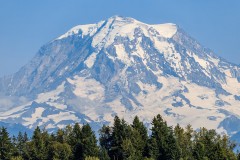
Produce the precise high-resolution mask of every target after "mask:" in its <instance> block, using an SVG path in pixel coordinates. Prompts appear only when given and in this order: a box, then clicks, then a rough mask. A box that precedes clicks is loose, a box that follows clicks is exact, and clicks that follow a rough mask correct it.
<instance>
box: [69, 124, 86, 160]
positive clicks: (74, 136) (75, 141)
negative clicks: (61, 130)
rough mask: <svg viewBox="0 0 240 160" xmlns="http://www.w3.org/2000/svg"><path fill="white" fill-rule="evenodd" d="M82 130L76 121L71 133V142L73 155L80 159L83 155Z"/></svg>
mask: <svg viewBox="0 0 240 160" xmlns="http://www.w3.org/2000/svg"><path fill="white" fill-rule="evenodd" d="M81 137H82V131H81V127H80V125H79V124H78V123H76V124H75V125H74V127H73V129H72V132H71V133H69V144H70V146H71V147H72V151H73V157H74V159H76V160H78V159H81V158H82V157H83V154H82V152H83V149H82V144H81Z"/></svg>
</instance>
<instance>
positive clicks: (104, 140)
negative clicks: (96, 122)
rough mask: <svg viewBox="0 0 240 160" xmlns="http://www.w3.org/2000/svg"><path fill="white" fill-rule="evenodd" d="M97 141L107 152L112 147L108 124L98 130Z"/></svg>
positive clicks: (110, 130)
mask: <svg viewBox="0 0 240 160" xmlns="http://www.w3.org/2000/svg"><path fill="white" fill-rule="evenodd" d="M99 134H100V137H99V143H100V145H101V147H102V148H104V149H105V150H107V153H109V151H110V149H111V147H112V129H111V127H109V126H106V125H103V126H102V128H101V129H100V130H99Z"/></svg>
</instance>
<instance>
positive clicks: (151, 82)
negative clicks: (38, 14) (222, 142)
mask: <svg viewBox="0 0 240 160" xmlns="http://www.w3.org/2000/svg"><path fill="white" fill-rule="evenodd" d="M239 82H240V67H239V66H237V65H235V64H232V63H229V62H227V61H226V60H224V59H222V58H221V57H218V56H216V55H215V54H214V53H213V52H212V51H211V50H209V49H206V48H204V47H202V46H201V45H200V44H199V43H198V42H197V41H196V40H194V39H193V38H191V37H190V36H189V35H187V34H186V33H185V32H184V31H183V30H182V29H181V28H179V27H178V26H177V25H175V24H158V25H149V24H145V23H142V22H139V21H137V20H135V19H132V18H124V17H119V16H115V17H111V18H109V19H107V20H105V21H101V22H99V23H97V24H90V25H80V26H76V27H74V28H72V29H71V30H69V31H68V32H67V33H65V34H63V35H61V36H60V37H58V38H56V39H55V40H53V41H51V42H49V43H47V44H46V45H44V46H43V47H42V48H41V49H40V50H39V52H38V53H37V55H36V56H35V57H34V58H33V59H32V61H31V62H30V63H28V64H27V65H25V66H24V67H22V68H21V69H20V70H19V72H17V73H16V74H14V75H12V76H9V77H4V78H2V79H1V80H0V90H1V92H2V93H4V94H5V95H11V96H15V97H25V99H26V101H24V102H22V101H21V103H19V105H16V104H14V105H13V106H14V107H13V108H12V109H9V110H8V111H2V113H1V114H0V120H1V121H3V122H6V123H14V122H19V123H21V124H23V125H24V126H26V127H28V128H30V129H32V128H34V127H36V126H37V125H39V126H45V127H46V128H47V129H49V130H55V129H56V128H57V127H60V128H62V127H63V126H64V125H66V124H69V123H74V122H76V121H79V122H80V123H90V124H92V126H94V127H95V129H97V128H98V127H99V126H100V125H102V124H103V123H111V121H112V120H113V117H114V116H115V115H119V116H120V117H124V118H125V119H126V120H127V121H131V120H132V118H133V117H134V116H135V115H138V116H139V117H140V118H141V119H143V120H144V121H145V122H146V123H149V122H150V120H151V119H152V117H153V116H155V115H156V114H157V113H160V114H162V115H163V116H164V117H165V119H166V120H167V121H168V122H169V123H170V124H172V125H174V124H176V123H180V124H182V125H187V124H188V123H191V124H192V125H193V127H194V128H199V127H202V126H206V127H208V128H214V129H217V130H218V131H219V132H223V133H228V134H229V135H233V134H235V133H236V132H238V131H239V129H238V128H236V127H234V125H235V124H236V123H238V122H239V121H240V119H239V115H240V110H239V108H238V106H239V104H240V103H239V102H240V85H239Z"/></svg>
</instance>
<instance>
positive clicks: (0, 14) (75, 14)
mask: <svg viewBox="0 0 240 160" xmlns="http://www.w3.org/2000/svg"><path fill="white" fill-rule="evenodd" d="M239 8H240V1H238V0H231V1H226V0H218V1H209V0H201V1H200V0H199V1H192V0H181V1H180V0H170V1H166V0H149V1H139V0H131V2H130V1H129V0H122V1H116V0H95V1H94V0H67V1H66V0H65V1H63V0H61V1H59V0H51V1H49V0H41V1H32V0H24V1H13V0H8V1H0V24H1V25H0V35H1V37H0V56H1V59H0V76H3V75H8V74H12V73H14V72H16V71H17V70H18V69H19V68H20V67H22V66H23V65H24V64H26V63H27V62H28V61H29V60H30V59H31V58H32V57H33V56H34V55H35V53H36V52H37V51H38V50H39V48H40V47H41V46H42V45H44V44H46V43H47V42H49V41H51V40H53V39H54V38H56V37H57V36H59V35H61V34H63V33H65V32H66V31H67V30H69V29H70V28H71V27H74V26H76V25H78V24H87V23H96V22H98V21H100V20H104V19H107V18H109V17H111V16H113V15H121V16H125V17H132V18H135V19H138V20H140V21H142V22H145V23H148V24H157V23H168V22H170V23H175V24H177V25H179V26H180V27H181V28H183V29H184V30H185V31H186V32H187V33H188V34H189V35H191V36H192V37H194V38H195V39H197V40H198V41H199V42H200V43H201V44H203V45H204V46H205V47H207V48H211V49H212V50H214V51H215V53H216V54H217V55H219V56H222V57H223V58H225V59H227V60H228V61H230V62H234V63H236V64H239V63H240V60H239V59H240V58H239V55H240V49H239V42H240V32H239V28H240V21H239V19H240V14H239Z"/></svg>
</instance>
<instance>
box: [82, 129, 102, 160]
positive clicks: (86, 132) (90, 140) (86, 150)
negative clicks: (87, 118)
mask: <svg viewBox="0 0 240 160" xmlns="http://www.w3.org/2000/svg"><path fill="white" fill-rule="evenodd" d="M81 145H82V154H83V157H82V158H83V159H85V158H86V157H88V156H91V157H97V156H98V153H99V148H98V146H97V139H96V137H95V134H94V132H93V131H92V129H91V127H90V125H89V124H86V125H83V127H82V137H81Z"/></svg>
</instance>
